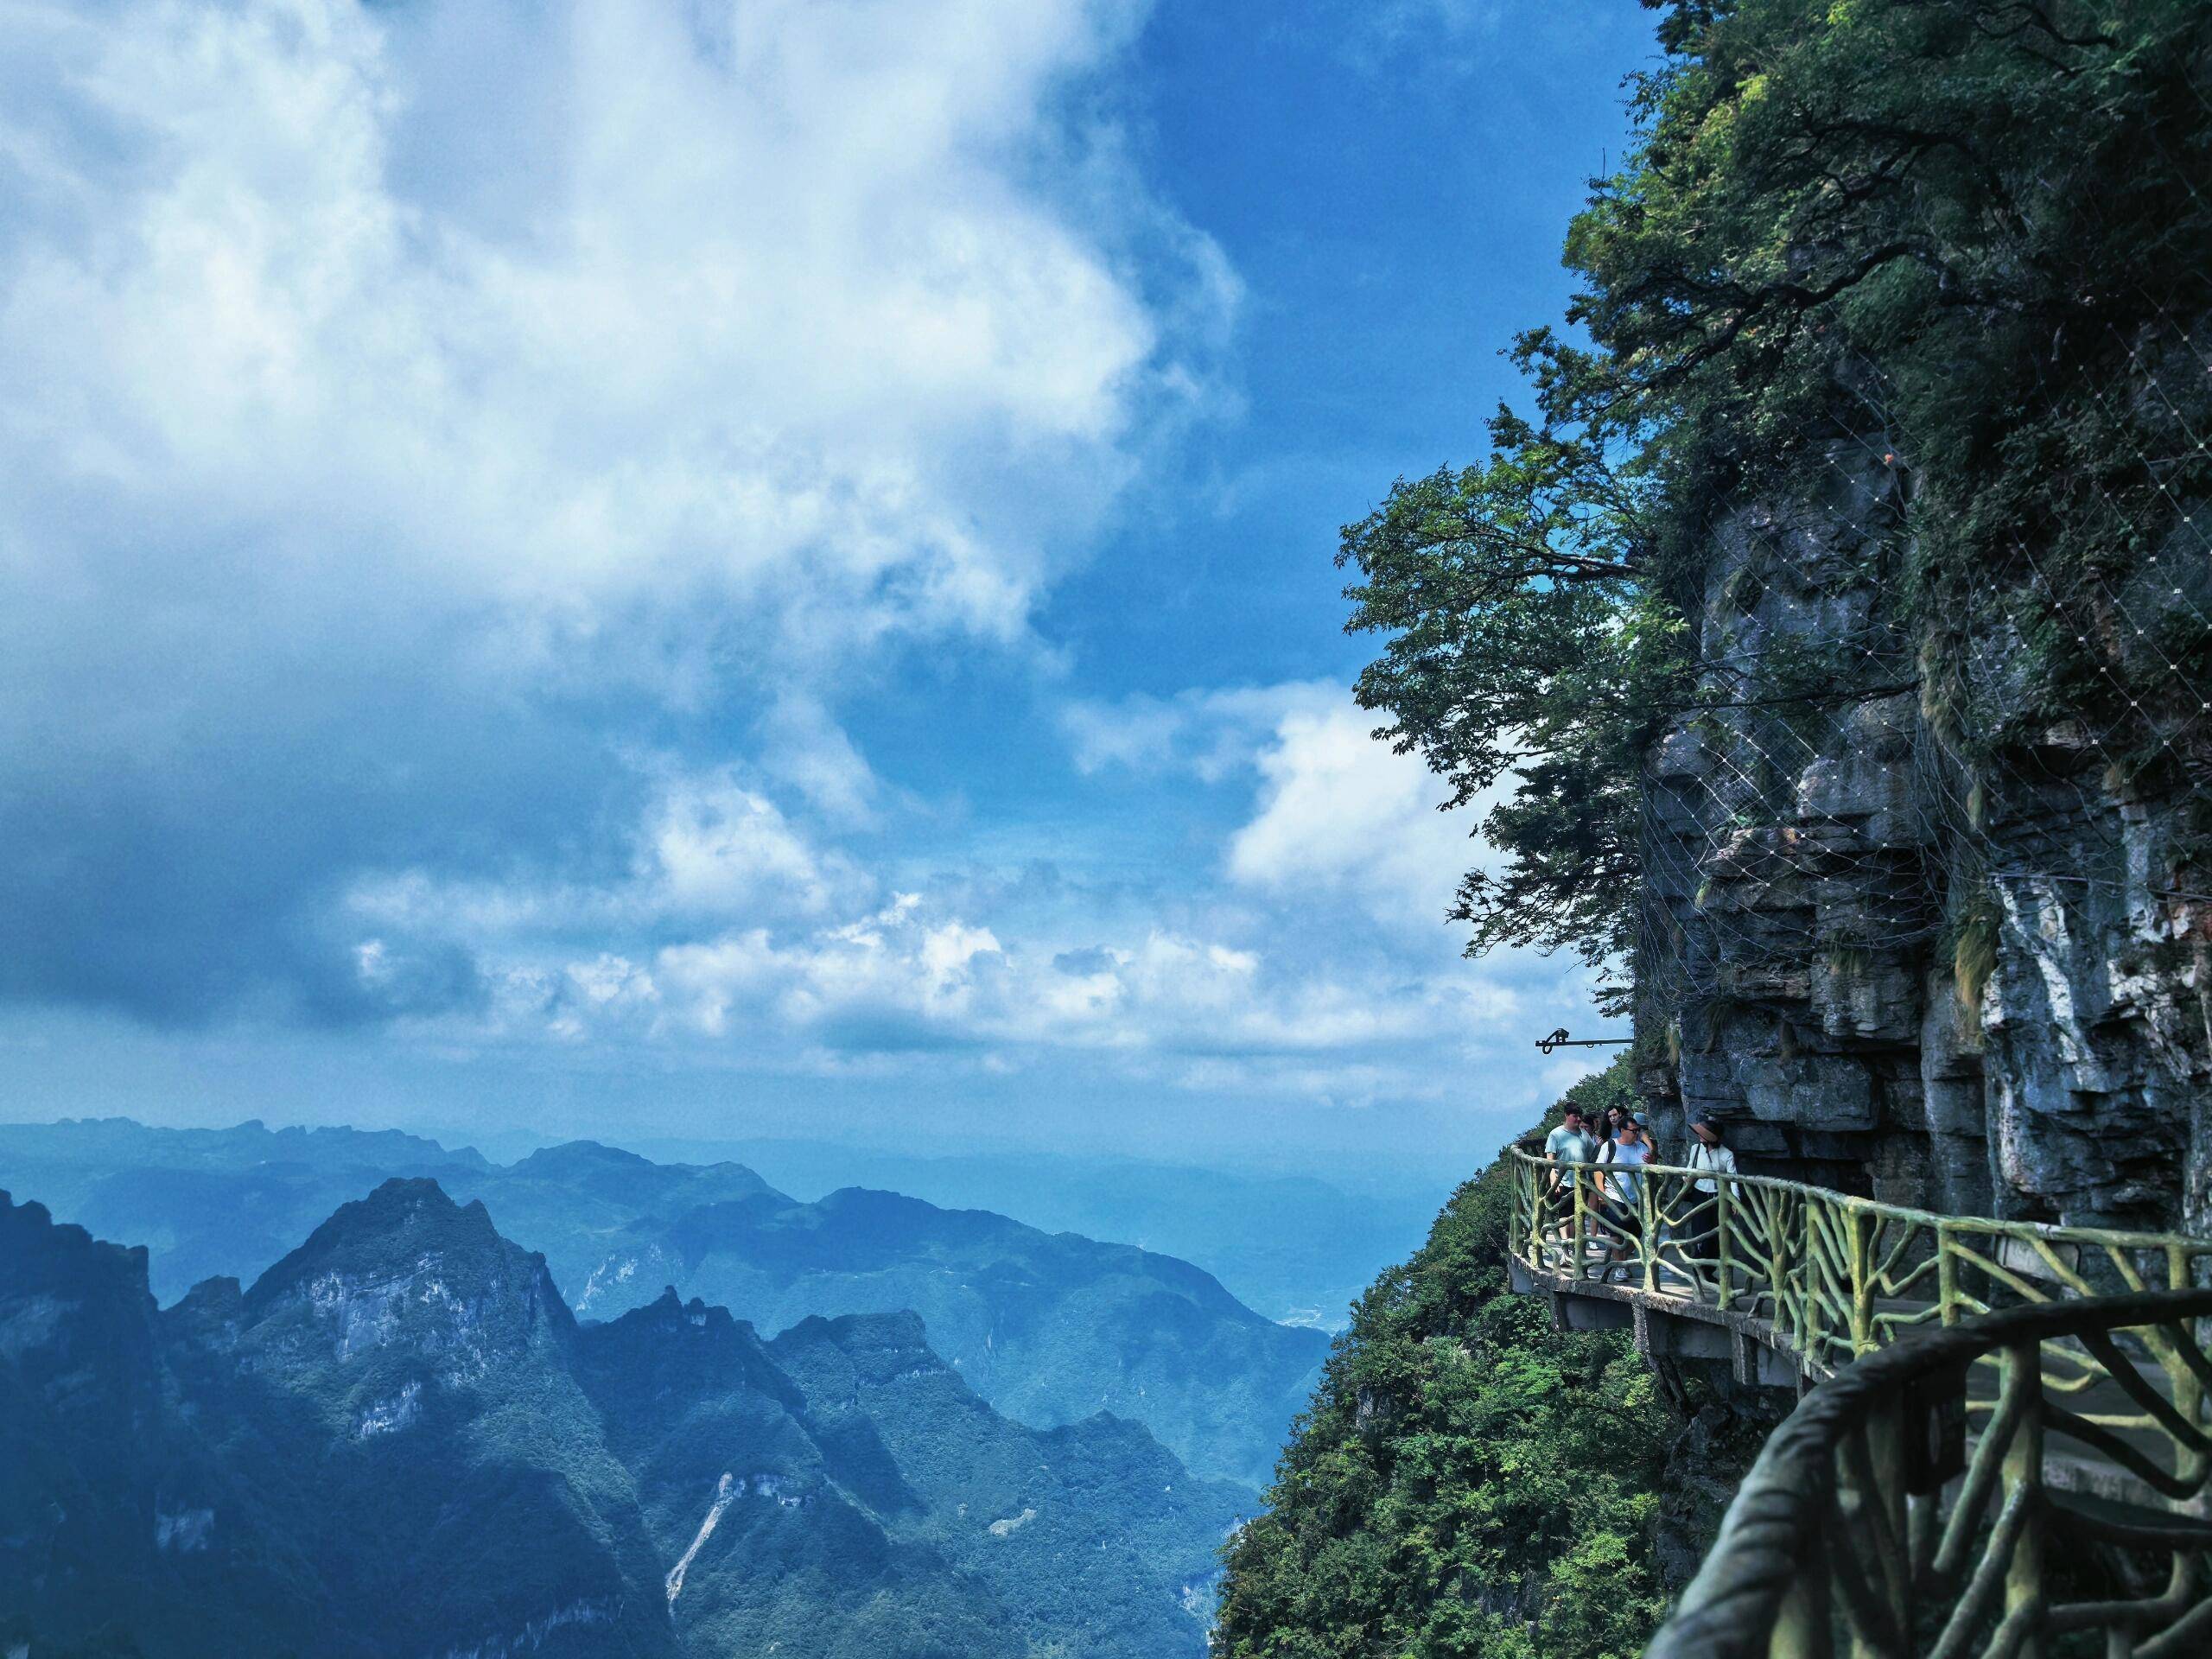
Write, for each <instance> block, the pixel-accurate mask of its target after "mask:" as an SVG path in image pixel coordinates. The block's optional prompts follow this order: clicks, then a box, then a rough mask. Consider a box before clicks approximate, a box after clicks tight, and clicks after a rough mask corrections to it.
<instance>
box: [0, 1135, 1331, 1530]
mask: <svg viewBox="0 0 2212 1659" xmlns="http://www.w3.org/2000/svg"><path fill="white" fill-rule="evenodd" d="M378 1157H386V1158H390V1159H391V1160H394V1161H395V1162H396V1164H397V1167H395V1168H391V1169H390V1170H389V1171H383V1170H379V1169H378V1168H377V1167H375V1163H374V1160H376V1159H377V1158H378ZM385 1173H391V1174H400V1175H407V1176H418V1177H419V1176H429V1177H433V1178H435V1179H436V1180H437V1181H438V1182H439V1183H440V1184H441V1185H442V1186H443V1187H444V1189H445V1190H446V1191H447V1192H449V1193H450V1194H452V1195H453V1196H454V1197H455V1198H460V1199H463V1200H467V1199H479V1200H481V1201H482V1202H483V1203H484V1204H485V1205H486V1207H487V1208H488V1210H489V1211H490V1213H491V1216H492V1217H493V1220H494V1221H495V1222H496V1223H497V1224H498V1226H499V1229H500V1230H502V1231H503V1232H504V1233H505V1234H506V1235H507V1236H509V1237H512V1238H514V1239H516V1240H518V1241H519V1242H520V1243H523V1244H524V1245H526V1246H527V1247H529V1248H530V1249H535V1250H538V1251H541V1252H543V1255H545V1257H546V1259H547V1262H548V1264H549V1266H550V1270H551V1272H552V1274H553V1277H554V1281H555V1282H556V1284H557V1285H558V1286H559V1287H560V1289H561V1291H562V1292H563V1294H564V1295H565V1296H566V1297H567V1298H568V1300H569V1303H570V1305H571V1306H573V1307H574V1308H575V1311H576V1313H578V1314H579V1315H580V1316H582V1317H583V1318H586V1319H612V1318H614V1317H617V1316H619V1315H620V1314H621V1313H625V1312H626V1311H627V1310H629V1309H632V1308H635V1307H638V1306H643V1305H645V1304H647V1303H649V1302H651V1301H652V1299H653V1298H654V1297H655V1296H656V1295H657V1294H658V1292H659V1291H660V1289H661V1287H664V1286H668V1285H673V1286H676V1287H678V1288H679V1289H680V1290H682V1292H683V1294H685V1295H687V1296H690V1295H696V1296H700V1297H702V1298H703V1299H704V1300H707V1301H708V1302H709V1303H714V1304H719V1305H722V1306H728V1307H729V1308H731V1309H732V1310H733V1311H734V1313H736V1314H737V1315H738V1316H739V1317H740V1318H742V1319H748V1320H750V1321H752V1322H753V1324H755V1325H758V1326H760V1328H761V1329H763V1330H767V1331H776V1330H781V1329H783V1328H785V1326H788V1325H794V1324H796V1323H798V1321H800V1320H802V1319H807V1318H810V1317H812V1316H817V1315H819V1316H823V1317H836V1316H839V1315H842V1314H848V1313H895V1312H899V1311H901V1310H906V1309H911V1310H912V1311H914V1312H915V1313H918V1314H920V1316H921V1318H922V1319H923V1321H924V1324H925V1328H926V1331H927V1332H928V1339H929V1342H930V1344H931V1347H932V1348H934V1349H935V1350H936V1351H938V1353H939V1354H941V1355H942V1356H943V1357H944V1358H945V1359H946V1360H947V1361H948V1362H950V1363H951V1364H952V1365H953V1366H954V1367H955V1368H956V1369H957V1370H959V1372H960V1373H961V1376H962V1377H963V1380H964V1381H965V1382H966V1383H967V1384H968V1386H969V1387H970V1388H972V1389H975V1390H976V1392H977V1393H978V1394H979V1395H982V1397H983V1398H984V1399H986V1400H988V1402H990V1403H991V1404H993V1405H994V1406H995V1407H996V1408H998V1409H999V1410H1001V1411H1002V1412H1004V1413H1006V1414H1007V1415H1009V1416H1012V1417H1015V1418H1018V1419H1020V1421H1024V1422H1027V1423H1031V1424H1033V1425H1036V1426H1038V1427H1054V1426H1057V1425H1060V1424H1065V1423H1069V1422H1073V1421H1078V1420H1080V1419H1082V1418H1084V1417H1086V1416H1089V1415H1090V1414H1092V1413H1094V1412H1096V1411H1100V1410H1107V1411H1112V1412H1114V1413H1116V1414H1120V1415H1122V1416H1126V1417H1129V1418H1132V1419H1135V1421H1139V1422H1141V1423H1143V1424H1145V1425H1146V1426H1147V1427H1148V1428H1150V1429H1151V1430H1152V1432H1153V1433H1154V1434H1155V1435H1157V1436H1158V1437H1159V1438H1160V1440H1161V1441H1162V1442H1163V1443H1165V1444H1166V1446H1168V1447H1169V1449H1171V1450H1172V1451H1173V1452H1175V1453H1176V1454H1177V1455H1178V1456H1179V1458H1181V1459H1183V1460H1184V1461H1185V1463H1186V1464H1188V1465H1189V1466H1190V1467H1191V1468H1192V1469H1193V1470H1194V1471H1197V1472H1198V1473H1200V1474H1203V1475H1206V1476H1209V1477H1217V1478H1230V1479H1236V1480H1239V1481H1242V1482H1243V1483H1245V1484H1248V1485H1250V1486H1254V1487H1257V1486H1259V1485H1262V1484H1264V1483H1265V1482H1266V1480H1267V1478H1268V1471H1269V1470H1270V1468H1271V1467H1272V1465H1273V1461H1274V1455H1275V1452H1276V1450H1277V1448H1278V1447H1279V1446H1280V1445H1281V1440H1282V1438H1283V1435H1284V1433H1285V1432H1286V1431H1287V1428H1288V1427H1289V1424H1290V1421H1291V1419H1292V1418H1293V1416H1294V1415H1295V1414H1296V1413H1297V1412H1298V1411H1299V1410H1300V1408H1302V1407H1303V1406H1304V1404H1305V1402H1306V1397H1307V1395H1308V1394H1309V1393H1310V1391H1311V1389H1312V1386H1313V1380H1314V1378H1315V1376H1317V1375H1318V1371H1319V1365H1320V1363H1321V1361H1322V1359H1323V1358H1324V1357H1325V1353H1326V1350H1327V1340H1326V1338H1325V1337H1324V1336H1323V1335H1322V1334H1321V1333H1319V1332H1316V1331H1313V1330H1294V1329H1290V1328H1287V1327H1286V1326H1283V1325H1278V1324H1275V1323H1274V1322H1273V1321H1270V1320H1268V1319H1263V1318H1262V1317H1261V1316H1260V1315H1258V1314H1256V1313H1254V1312H1253V1311H1252V1310H1251V1309H1249V1307H1246V1306H1243V1304H1242V1303H1240V1302H1239V1301H1237V1300H1236V1298H1235V1297H1233V1296H1231V1295H1230V1294H1229V1293H1228V1292H1227V1291H1226V1290H1225V1289H1224V1288H1223V1287H1222V1286H1221V1285H1220V1284H1219V1283H1218V1282H1217V1281H1216V1280H1214V1279H1213V1278H1212V1277H1211V1275H1209V1274H1206V1273H1205V1272H1203V1271H1201V1270H1200V1269H1198V1268H1195V1267H1192V1265H1191V1264H1190V1263H1188V1262H1181V1261H1178V1260H1176V1259H1175V1258H1173V1257H1172V1256H1166V1255H1157V1254H1154V1253H1152V1252H1148V1251H1145V1250H1141V1249H1135V1248H1133V1247H1130V1246H1128V1245H1124V1244H1108V1243H1097V1242H1095V1241H1093V1240H1091V1239H1088V1238H1084V1237H1079V1236H1075V1235H1073V1234H1067V1233H1062V1234H1048V1233H1045V1232H1041V1231H1039V1230H1037V1229H1035V1228H1033V1227H1029V1226H1026V1225H1023V1224H1021V1223H1020V1222H1016V1221H1013V1220H1009V1219H1008V1218H1007V1217H1004V1216H1000V1215H994V1214H990V1213H988V1212H984V1211H972V1210H966V1211H963V1210H944V1209H939V1208H937V1207H936V1206H934V1205H928V1204H925V1203H921V1202H919V1201H918V1200H914V1199H909V1198H899V1197H898V1196H896V1195H894V1194H891V1193H887V1192H861V1191H854V1192H836V1193H832V1194H830V1195H829V1197H827V1198H824V1199H823V1200H822V1201H821V1202H820V1203H819V1204H813V1205H805V1204H800V1203H798V1202H797V1201H795V1200H793V1199H791V1198H787V1197H785V1196H784V1195H783V1194H781V1193H779V1192H775V1191H774V1190H773V1189H772V1188H771V1187H769V1186H768V1185H767V1184H766V1182H765V1181H763V1180H762V1179H760V1176H759V1175H757V1174H755V1173H753V1171H752V1170H750V1169H749V1168H747V1167H746V1166H743V1165H741V1164H735V1163H728V1162H721V1163H715V1164H709V1165H682V1164H658V1163H654V1162H652V1161H651V1160H646V1159H645V1158H641V1157H639V1156H638V1155H637V1154H633V1153H628V1152H623V1151H620V1150H618V1149H616V1148H613V1147H603V1146H600V1145H597V1144H595V1143H594V1142H590V1141H577V1142H573V1143H570V1144H569V1145H566V1146H561V1147H547V1148H544V1149H542V1150H540V1151H537V1152H536V1153H533V1154H531V1156H529V1157H527V1158H525V1159H524V1160H521V1161H519V1162H518V1163H516V1164H513V1165H511V1166H506V1167H504V1168H502V1167H499V1166H493V1165H491V1164H488V1163H486V1162H485V1161H484V1160H482V1159H481V1158H479V1157H477V1156H476V1155H475V1154H474V1153H461V1154H447V1153H446V1152H445V1151H444V1150H443V1148H442V1147H438V1146H437V1145H436V1144H435V1142H431V1141H418V1140H415V1139H413V1138H412V1137H407V1136H397V1137H393V1136H385V1135H366V1134H363V1133H361V1132H359V1131H354V1130H343V1129H324V1130H316V1131H312V1132H306V1131H299V1130H285V1131H271V1130H269V1129H266V1128H263V1127H262V1126H261V1125H259V1124H244V1125H240V1126H238V1128H234V1129H226V1130H211V1131H178V1130H156V1129H147V1128H143V1127H142V1126H139V1125H137V1124H129V1123H125V1122H123V1121H121V1120H105V1121H103V1122H92V1123H86V1122H78V1123H73V1124H61V1125H51V1126H16V1125H0V1185H12V1186H13V1187H14V1188H15V1190H16V1191H18V1192H23V1193H25V1194H27V1195H30V1196H35V1197H38V1198H41V1199H44V1200H46V1201H48V1202H49V1203H50V1204H51V1205H52V1206H53V1208H54V1212H55V1213H56V1214H57V1215H60V1216H62V1217H66V1218H67V1219H70V1220H73V1221H76V1222H79V1223H80V1224H84V1225H86V1226H87V1227H90V1228H92V1229H93V1230H96V1231H99V1232H104V1233H105V1234H106V1235H107V1236H112V1237H116V1238H119V1239H122V1240H124V1241H126V1242H128V1243H143V1244H146V1245H148V1246H149V1249H150V1271H151V1281H152V1283H153V1286H154V1287H155V1289H156V1291H157V1292H158V1293H159V1294H161V1295H162V1297H163V1298H164V1299H165V1300H167V1299H174V1298H175V1297H176V1296H178V1295H181V1294H182V1293H183V1291H184V1289H185V1288H186V1286H187V1284H188V1282H190V1281H189V1280H188V1274H192V1275H196V1276H197V1277H206V1276H208V1275H210V1274H226V1275H229V1276H232V1277H235V1278H238V1279H241V1280H245V1279H250V1278H251V1277H252V1276H253V1275H254V1274H257V1273H259V1272H260V1271H261V1270H262V1269H263V1268H266V1267H267V1266H268V1265H269V1264H270V1262H274V1261H276V1259H277V1256H278V1255H281V1254H282V1253H283V1250H285V1249H288V1248H289V1246H290V1244H291V1243H292V1242H293V1241H294V1240H296V1239H297V1238H299V1237H301V1236H302V1235H304V1234H305V1233H306V1232H307V1231H308V1230H309V1229H310V1228H311V1227H313V1226H314V1225H315V1223H316V1222H318V1221H319V1220H320V1219H321V1217H324V1216H326V1215H327V1214H329V1213H330V1211H332V1210H333V1209H334V1208H336V1207H337V1205H340V1204H341V1203H343V1202H345V1201H346V1200H347V1199H350V1198H358V1197H359V1195H360V1194H361V1193H363V1192H367V1191H368V1190H369V1189H370V1188H371V1187H372V1186H373V1185H376V1184H377V1182H378V1180H380V1179H384V1176H385ZM1039 1185H1040V1187H1042V1186H1044V1185H1049V1184H1047V1183H1040V1184H1039ZM1255 1225H1257V1224H1256V1223H1255Z"/></svg>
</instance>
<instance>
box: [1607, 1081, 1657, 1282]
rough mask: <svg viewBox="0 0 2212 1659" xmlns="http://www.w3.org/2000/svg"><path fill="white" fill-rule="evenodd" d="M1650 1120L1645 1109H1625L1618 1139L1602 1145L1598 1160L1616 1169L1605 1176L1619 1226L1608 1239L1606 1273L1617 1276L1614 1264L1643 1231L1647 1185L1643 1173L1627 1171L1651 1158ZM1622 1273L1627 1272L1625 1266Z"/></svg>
mask: <svg viewBox="0 0 2212 1659" xmlns="http://www.w3.org/2000/svg"><path fill="white" fill-rule="evenodd" d="M1649 1125H1650V1120H1649V1118H1647V1117H1645V1116H1644V1115H1643V1113H1642V1112H1637V1113H1634V1114H1632V1115H1631V1114H1629V1113H1625V1112H1624V1113H1621V1114H1620V1121H1619V1122H1618V1125H1617V1127H1616V1130H1615V1136H1614V1139H1613V1140H1612V1141H1610V1142H1608V1143H1607V1144H1606V1145H1605V1146H1604V1147H1599V1152H1598V1161H1599V1163H1601V1164H1604V1165H1606V1166H1608V1167H1610V1168H1611V1171H1612V1172H1613V1173H1611V1176H1609V1177H1607V1178H1606V1179H1605V1189H1606V1198H1608V1200H1609V1202H1608V1204H1607V1206H1606V1219H1607V1220H1608V1221H1609V1222H1611V1224H1612V1225H1613V1226H1614V1227H1615V1228H1616V1229H1618V1234H1617V1236H1613V1237H1611V1238H1610V1239H1609V1240H1608V1243H1609V1246H1610V1248H1609V1249H1608V1251H1607V1254H1606V1264H1607V1270H1606V1275H1605V1276H1606V1277H1607V1278H1609V1279H1610V1278H1611V1277H1613V1276H1614V1274H1613V1268H1615V1267H1616V1266H1617V1265H1618V1263H1619V1262H1621V1261H1622V1260H1623V1259H1624V1257H1625V1256H1626V1255H1627V1253H1628V1247H1629V1244H1630V1242H1631V1241H1633V1240H1635V1239H1637V1238H1640V1237H1642V1236H1643V1205H1642V1200H1643V1191H1642V1189H1643V1177H1642V1176H1640V1175H1637V1174H1634V1173H1623V1172H1624V1170H1625V1171H1634V1170H1636V1169H1638V1168H1640V1167H1642V1166H1643V1165H1645V1164H1648V1163H1649V1162H1650V1161H1651V1141H1650V1139H1649ZM1621 1276H1622V1277H1625V1276H1626V1270H1625V1269H1623V1270H1622V1273H1621Z"/></svg>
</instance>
